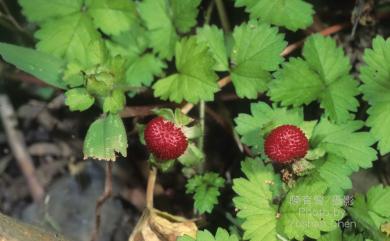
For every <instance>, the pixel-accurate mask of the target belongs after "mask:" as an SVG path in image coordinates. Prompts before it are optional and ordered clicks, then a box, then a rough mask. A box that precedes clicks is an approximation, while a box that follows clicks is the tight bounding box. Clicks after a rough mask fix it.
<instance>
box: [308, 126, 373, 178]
mask: <svg viewBox="0 0 390 241" xmlns="http://www.w3.org/2000/svg"><path fill="white" fill-rule="evenodd" d="M362 127H363V122H361V121H349V122H347V123H345V124H340V125H336V124H333V123H331V122H329V120H327V119H322V120H321V121H320V123H319V124H318V125H317V126H316V128H315V129H314V133H313V137H312V139H311V140H310V141H311V146H313V147H321V148H323V149H324V150H325V151H326V152H327V153H329V154H334V155H337V156H340V157H342V158H344V159H345V160H346V165H348V166H349V167H350V168H351V169H352V170H353V171H357V170H358V169H359V167H362V168H368V167H371V166H372V162H373V161H374V160H376V151H375V149H373V148H372V147H371V145H373V144H374V142H375V140H374V138H373V137H372V136H371V134H370V133H368V132H356V131H357V130H359V129H361V128H362Z"/></svg>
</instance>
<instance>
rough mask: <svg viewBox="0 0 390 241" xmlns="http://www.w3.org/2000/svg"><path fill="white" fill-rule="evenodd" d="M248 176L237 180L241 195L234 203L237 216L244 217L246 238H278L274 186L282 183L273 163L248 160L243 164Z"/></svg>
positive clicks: (259, 240)
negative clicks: (273, 167)
mask: <svg viewBox="0 0 390 241" xmlns="http://www.w3.org/2000/svg"><path fill="white" fill-rule="evenodd" d="M241 170H242V171H243V172H244V174H245V176H246V178H237V179H234V180H233V190H234V191H235V192H236V193H237V196H236V197H235V198H233V202H234V205H235V206H236V208H237V209H238V210H239V211H238V213H237V216H238V217H239V218H242V219H243V220H244V223H243V224H242V228H243V230H244V237H243V238H244V240H251V241H276V240H277V238H276V223H277V219H276V212H277V206H275V205H274V204H272V198H273V196H272V193H273V191H272V188H273V187H272V186H273V185H275V183H277V182H279V181H278V177H277V176H276V175H275V174H274V172H273V170H272V167H271V166H264V164H263V162H262V161H261V160H260V159H246V160H245V161H243V162H242V163H241Z"/></svg>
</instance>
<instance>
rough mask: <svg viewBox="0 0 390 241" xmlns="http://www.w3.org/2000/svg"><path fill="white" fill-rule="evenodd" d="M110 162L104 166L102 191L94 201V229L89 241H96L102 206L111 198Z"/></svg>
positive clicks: (111, 163)
mask: <svg viewBox="0 0 390 241" xmlns="http://www.w3.org/2000/svg"><path fill="white" fill-rule="evenodd" d="M112 165H113V162H112V161H107V165H106V179H105V183H104V191H103V193H102V194H101V195H100V197H99V198H98V200H97V201H96V208H95V227H94V229H93V232H92V237H91V241H96V240H98V237H99V230H100V224H101V209H102V207H103V204H104V203H105V202H106V201H107V200H108V199H109V198H110V197H111V195H112Z"/></svg>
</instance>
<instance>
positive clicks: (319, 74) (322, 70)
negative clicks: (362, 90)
mask: <svg viewBox="0 0 390 241" xmlns="http://www.w3.org/2000/svg"><path fill="white" fill-rule="evenodd" d="M303 55H304V57H305V59H306V61H304V60H302V59H300V58H298V59H297V58H291V59H290V61H289V62H288V63H286V64H284V65H283V69H281V70H279V71H278V72H277V73H276V74H275V78H276V80H275V81H273V82H272V83H271V86H270V91H269V93H268V95H269V96H270V97H271V99H272V100H273V101H281V103H282V105H283V106H288V105H293V106H300V105H302V104H309V103H311V102H312V101H315V100H318V101H319V102H320V104H321V107H322V108H324V109H325V115H327V116H329V117H330V118H331V119H332V120H333V121H335V122H337V123H342V122H345V121H347V120H349V119H351V117H352V115H351V113H350V112H349V111H356V110H357V106H358V105H359V103H358V101H357V99H356V98H355V96H356V95H357V94H358V93H359V92H358V89H357V84H358V83H357V81H355V80H354V79H353V78H352V77H351V76H350V75H349V71H350V69H351V65H350V63H349V60H348V58H347V57H346V56H345V55H344V53H343V50H342V49H341V48H337V46H336V42H335V41H334V40H332V39H331V38H330V37H323V36H321V35H317V34H316V35H313V36H311V37H309V38H308V40H307V41H306V43H305V46H304V49H303ZM302 76H304V77H302Z"/></svg>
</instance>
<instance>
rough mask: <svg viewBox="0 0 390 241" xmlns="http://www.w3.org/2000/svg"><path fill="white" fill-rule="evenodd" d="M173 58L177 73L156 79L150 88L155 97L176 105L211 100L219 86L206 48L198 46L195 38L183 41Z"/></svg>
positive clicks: (178, 45)
mask: <svg viewBox="0 0 390 241" xmlns="http://www.w3.org/2000/svg"><path fill="white" fill-rule="evenodd" d="M175 57H176V68H177V70H178V73H176V74H173V75H171V76H168V77H166V78H164V79H160V80H158V81H157V83H155V84H154V85H153V89H154V95H155V96H157V97H160V98H161V99H163V100H168V99H169V100H170V101H174V102H177V103H180V102H182V101H183V100H186V101H188V102H190V103H197V102H199V101H200V100H204V101H209V100H213V99H214V93H215V92H217V91H218V90H219V87H218V84H217V75H216V74H215V73H214V71H213V70H212V67H213V66H214V59H213V58H212V57H211V55H210V54H209V52H208V50H207V46H206V45H201V44H197V42H196V38H195V37H192V38H188V39H183V40H182V41H181V42H180V43H179V44H177V46H176V55H175Z"/></svg>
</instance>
